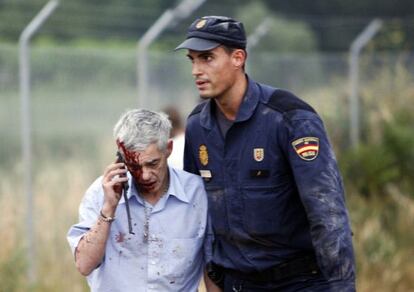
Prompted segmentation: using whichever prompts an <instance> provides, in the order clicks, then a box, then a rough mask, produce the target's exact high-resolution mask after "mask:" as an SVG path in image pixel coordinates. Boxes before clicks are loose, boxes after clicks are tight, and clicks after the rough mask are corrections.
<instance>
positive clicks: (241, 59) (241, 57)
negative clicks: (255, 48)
mask: <svg viewBox="0 0 414 292" xmlns="http://www.w3.org/2000/svg"><path fill="white" fill-rule="evenodd" d="M232 58H233V64H234V66H235V67H237V68H242V67H243V65H244V63H245V62H246V51H245V50H242V49H236V50H234V51H233V53H232Z"/></svg>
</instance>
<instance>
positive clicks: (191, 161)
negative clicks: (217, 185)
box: [184, 128, 200, 175]
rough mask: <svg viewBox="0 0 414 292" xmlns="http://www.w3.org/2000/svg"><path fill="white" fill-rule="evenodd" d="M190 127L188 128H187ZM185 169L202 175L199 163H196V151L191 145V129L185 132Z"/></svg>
mask: <svg viewBox="0 0 414 292" xmlns="http://www.w3.org/2000/svg"><path fill="white" fill-rule="evenodd" d="M187 129H188V128H187ZM184 170H185V171H188V172H191V173H194V174H197V175H200V173H199V171H198V168H197V165H196V163H195V157H194V152H193V149H192V147H191V136H190V134H189V131H188V130H186V132H185V144H184Z"/></svg>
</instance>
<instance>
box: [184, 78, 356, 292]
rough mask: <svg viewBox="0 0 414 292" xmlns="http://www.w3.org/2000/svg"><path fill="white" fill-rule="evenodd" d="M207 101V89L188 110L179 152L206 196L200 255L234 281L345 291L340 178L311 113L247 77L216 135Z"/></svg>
mask: <svg viewBox="0 0 414 292" xmlns="http://www.w3.org/2000/svg"><path fill="white" fill-rule="evenodd" d="M217 110H218V109H217V108H216V105H215V102H214V100H213V99H210V100H209V101H206V102H204V103H202V104H200V105H198V106H197V107H196V108H195V109H194V111H193V112H192V113H191V114H190V116H189V118H188V122H187V128H186V145H185V157H184V169H185V170H187V171H189V172H192V173H196V174H199V175H201V176H202V177H203V179H204V183H205V187H206V189H207V193H208V196H209V210H210V216H211V220H212V228H213V231H214V242H213V246H212V255H211V256H212V258H211V259H210V260H211V261H212V262H213V263H214V265H217V266H218V267H219V268H220V269H223V270H224V273H225V274H226V277H229V278H230V279H233V280H234V281H236V280H240V285H241V287H242V286H243V285H245V287H250V290H248V289H247V290H246V289H245V290H243V291H261V290H260V289H259V288H258V287H262V288H263V289H264V288H266V287H268V288H269V289H270V290H263V291H290V290H297V289H299V290H301V289H302V290H307V291H322V290H323V291H354V289H355V288H354V287H355V283H354V280H355V279H354V277H355V276H354V268H355V267H354V255H353V247H352V239H351V229H350V223H349V218H348V213H347V209H346V206H345V199H344V190H343V184H342V180H341V176H340V173H339V171H338V168H337V163H336V159H335V156H334V153H333V151H332V148H331V145H330V143H329V141H328V138H327V134H326V132H325V129H324V126H323V123H322V120H321V119H320V117H319V116H318V114H317V113H316V112H315V111H314V110H313V109H312V108H311V107H310V106H309V105H308V104H306V103H305V102H303V101H302V100H300V99H299V98H297V97H296V96H294V95H293V94H292V93H290V92H288V91H284V90H281V89H275V88H272V87H269V86H265V85H262V84H259V83H256V82H254V81H252V80H249V81H248V89H247V91H246V94H245V96H244V99H243V102H242V104H241V106H240V108H239V111H238V113H237V117H236V120H235V121H234V124H233V125H232V126H231V127H230V128H229V130H228V131H227V133H226V134H225V136H224V137H223V135H222V133H221V131H220V128H219V125H218V123H217V119H216V114H215V112H216V111H217ZM312 261H314V262H315V263H316V268H315V267H313V266H312ZM263 275H265V276H266V277H264V278H263V279H261V276H263ZM269 275H270V277H268V276H269ZM284 276H286V278H285V277H284ZM234 281H233V283H234ZM261 281H263V284H260V283H261ZM243 283H245V284H243ZM304 283H306V284H304ZM256 284H257V285H259V286H257V287H256V286H255V285H256ZM313 284H315V285H313ZM249 285H250V286H249ZM260 285H261V286H260ZM254 287H256V288H254ZM272 287H273V288H272ZM278 287H279V288H280V289H279V288H278ZM306 287H320V289H319V288H318V289H317V290H312V289H311V288H309V289H307V288H306ZM235 289H236V290H237V289H238V288H237V287H236V288H235ZM272 289H273V290H272Z"/></svg>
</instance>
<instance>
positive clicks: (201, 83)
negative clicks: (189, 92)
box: [195, 79, 209, 89]
mask: <svg viewBox="0 0 414 292" xmlns="http://www.w3.org/2000/svg"><path fill="white" fill-rule="evenodd" d="M208 83H209V82H208V81H207V80H200V79H199V80H196V82H195V84H196V86H197V88H198V89H203V88H204V87H205V86H206V85H207V84H208Z"/></svg>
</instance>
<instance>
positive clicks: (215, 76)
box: [187, 46, 244, 98]
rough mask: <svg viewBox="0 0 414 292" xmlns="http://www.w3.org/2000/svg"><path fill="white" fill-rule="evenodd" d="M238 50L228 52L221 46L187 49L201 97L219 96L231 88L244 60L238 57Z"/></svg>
mask: <svg viewBox="0 0 414 292" xmlns="http://www.w3.org/2000/svg"><path fill="white" fill-rule="evenodd" d="M240 51H242V50H235V51H233V52H231V53H229V52H227V51H226V50H225V49H224V48H223V47H221V46H219V47H217V48H215V49H212V50H209V51H202V52H201V51H193V50H188V54H187V56H188V58H189V59H190V60H191V63H192V75H193V77H194V79H195V84H196V86H197V89H198V92H199V94H200V96H201V97H202V98H211V97H214V98H220V97H221V96H225V95H226V94H227V93H228V92H229V90H231V88H232V87H233V85H234V84H235V82H236V77H237V74H238V70H239V69H240V68H241V66H242V65H243V62H244V59H243V60H241V59H240ZM243 56H244V55H243Z"/></svg>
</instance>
